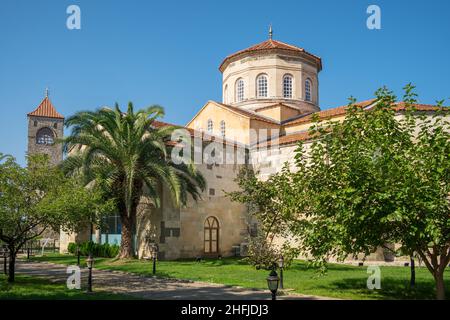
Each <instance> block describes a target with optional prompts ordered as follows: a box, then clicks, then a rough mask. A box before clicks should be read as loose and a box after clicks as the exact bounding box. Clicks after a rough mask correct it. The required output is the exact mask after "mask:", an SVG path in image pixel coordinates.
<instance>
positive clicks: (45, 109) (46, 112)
mask: <svg viewBox="0 0 450 320" xmlns="http://www.w3.org/2000/svg"><path fill="white" fill-rule="evenodd" d="M28 116H34V117H45V118H56V119H64V116H63V115H61V114H60V113H59V112H58V111H56V109H55V107H54V106H53V104H52V102H51V101H50V99H49V98H48V97H45V98H44V100H42V102H41V103H40V104H39V106H38V107H37V108H36V109H35V110H34V111H32V112H30V113H28Z"/></svg>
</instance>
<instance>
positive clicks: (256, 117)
mask: <svg viewBox="0 0 450 320" xmlns="http://www.w3.org/2000/svg"><path fill="white" fill-rule="evenodd" d="M216 103H217V104H218V105H220V106H222V107H224V108H226V109H229V110H231V111H233V112H236V113H239V114H241V115H243V116H246V117H249V118H250V119H252V120H259V121H264V122H268V123H274V124H280V123H279V122H278V121H275V120H272V119H270V118H268V117H264V116H261V115H259V114H257V113H256V112H252V111H247V110H244V109H242V108H238V107H233V106H230V105H228V104H224V103H220V102H216Z"/></svg>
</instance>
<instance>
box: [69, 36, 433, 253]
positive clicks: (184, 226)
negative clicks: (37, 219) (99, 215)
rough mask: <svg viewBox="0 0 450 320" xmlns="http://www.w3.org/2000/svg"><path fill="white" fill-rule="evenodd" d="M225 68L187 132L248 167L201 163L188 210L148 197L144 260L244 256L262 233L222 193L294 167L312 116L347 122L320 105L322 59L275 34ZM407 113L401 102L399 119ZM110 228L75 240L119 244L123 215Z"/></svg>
mask: <svg viewBox="0 0 450 320" xmlns="http://www.w3.org/2000/svg"><path fill="white" fill-rule="evenodd" d="M219 70H220V72H221V73H222V76H223V81H222V94H223V99H222V101H221V102H217V101H208V102H206V103H205V105H204V106H203V107H202V108H201V109H200V110H199V111H198V112H197V114H196V115H194V117H193V118H192V120H190V121H189V122H188V123H187V125H186V126H185V127H186V128H187V129H188V130H189V132H190V133H191V135H192V137H194V136H195V135H196V134H199V135H200V136H202V137H203V138H205V137H208V138H207V139H206V140H205V139H204V140H203V142H202V145H201V146H200V147H199V148H200V149H201V151H203V150H204V149H206V148H208V145H209V143H211V141H214V142H216V143H218V144H219V145H222V146H225V145H226V146H231V148H228V149H225V150H226V151H225V154H224V157H227V158H230V157H231V158H234V159H235V157H236V154H244V162H243V163H236V162H234V163H231V164H230V163H228V162H227V163H215V164H206V163H200V164H197V166H198V169H199V170H200V172H201V173H202V174H203V175H204V176H205V178H206V181H207V188H206V190H205V193H204V194H203V199H202V200H200V201H198V202H195V201H193V200H192V199H190V200H189V201H188V203H187V205H186V206H185V207H183V208H175V207H173V205H172V203H171V201H170V199H169V197H168V193H167V192H164V190H163V192H162V201H161V203H162V205H161V207H160V208H158V209H155V208H153V207H152V206H151V205H150V204H149V203H148V202H147V201H146V199H145V197H143V198H142V201H141V204H140V206H139V210H138V211H139V212H138V219H137V220H138V221H137V225H136V236H135V251H136V254H137V255H138V256H139V257H145V256H148V255H149V248H150V246H151V244H152V243H157V244H158V245H159V251H160V253H159V254H160V258H165V259H177V258H188V257H197V256H218V255H222V256H229V255H233V254H235V253H237V252H238V251H240V252H241V253H242V252H243V251H245V247H246V241H247V239H248V237H249V236H252V235H254V234H256V233H257V230H256V221H253V220H252V218H251V217H250V216H249V214H248V210H247V208H246V207H245V206H243V205H242V204H239V203H234V202H231V201H230V200H229V198H227V197H226V196H225V193H224V192H229V191H233V190H236V188H237V185H236V182H235V181H234V179H235V178H236V175H237V173H238V171H239V169H240V168H241V167H242V166H252V167H253V168H254V169H255V171H258V172H259V178H260V179H266V178H267V177H268V176H270V175H271V174H273V173H275V172H277V171H279V170H281V168H282V166H283V164H284V163H285V162H290V163H292V162H293V159H294V150H295V149H296V145H297V143H298V141H300V140H303V141H305V145H306V147H308V134H307V131H308V128H309V127H310V126H311V125H312V124H313V115H316V116H317V117H319V118H320V119H322V120H325V121H327V120H331V119H332V120H342V119H344V117H345V113H346V106H340V107H335V108H331V109H328V108H327V110H324V111H321V109H320V107H319V72H320V71H321V70H322V60H321V59H320V58H319V57H318V56H316V55H314V54H312V53H309V52H307V51H306V50H305V49H303V48H300V47H296V46H293V45H290V44H286V43H283V42H281V41H277V40H273V39H272V33H271V32H270V36H269V39H268V40H266V41H263V42H261V43H259V44H257V45H254V46H251V47H249V48H247V49H244V50H241V51H239V52H236V53H234V54H231V55H229V56H227V57H226V58H225V59H224V60H223V62H222V63H221V64H220V66H219ZM375 103H376V100H374V99H372V100H366V101H361V102H358V103H357V104H358V105H360V106H361V107H363V108H367V109H369V108H371V107H372V106H373V105H374V104H375ZM327 107H328V106H327ZM404 107H405V106H404V104H403V103H399V104H398V108H397V109H398V112H399V116H401V111H402V110H403V109H404ZM416 109H417V110H418V111H423V112H433V111H434V110H436V106H431V105H423V104H420V105H419V104H418V105H416ZM157 125H166V124H164V123H158V124H157ZM231 151H233V152H231ZM230 152H231V153H232V154H230ZM106 225H107V228H104V229H103V230H95V229H93V230H91V231H89V232H86V233H85V234H83V235H82V236H80V235H77V237H78V238H77V239H78V240H79V241H81V240H88V239H92V240H94V241H97V242H101V243H105V242H107V243H116V244H119V243H120V221H119V217H118V216H117V215H116V216H114V215H112V216H111V217H109V218H108V219H107V221H106ZM75 239H76V236H75V235H66V234H61V251H63V252H64V251H65V250H66V247H67V243H68V242H70V241H74V240H75ZM388 258H389V257H387V255H385V253H384V252H382V251H380V252H377V253H376V254H375V255H374V259H378V260H385V259H388Z"/></svg>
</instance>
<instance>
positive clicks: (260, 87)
mask: <svg viewBox="0 0 450 320" xmlns="http://www.w3.org/2000/svg"><path fill="white" fill-rule="evenodd" d="M256 96H257V97H258V98H267V76H266V75H265V74H262V75H259V76H258V77H257V78H256Z"/></svg>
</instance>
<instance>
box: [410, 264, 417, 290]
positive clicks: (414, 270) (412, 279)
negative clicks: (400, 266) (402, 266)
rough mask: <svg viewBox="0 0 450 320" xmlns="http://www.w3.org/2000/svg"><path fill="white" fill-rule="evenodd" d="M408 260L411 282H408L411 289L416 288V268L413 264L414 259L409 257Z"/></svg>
mask: <svg viewBox="0 0 450 320" xmlns="http://www.w3.org/2000/svg"><path fill="white" fill-rule="evenodd" d="M409 260H410V262H411V280H410V282H409V286H410V288H411V289H412V288H414V287H415V286H416V268H415V264H414V257H413V256H410V257H409Z"/></svg>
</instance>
